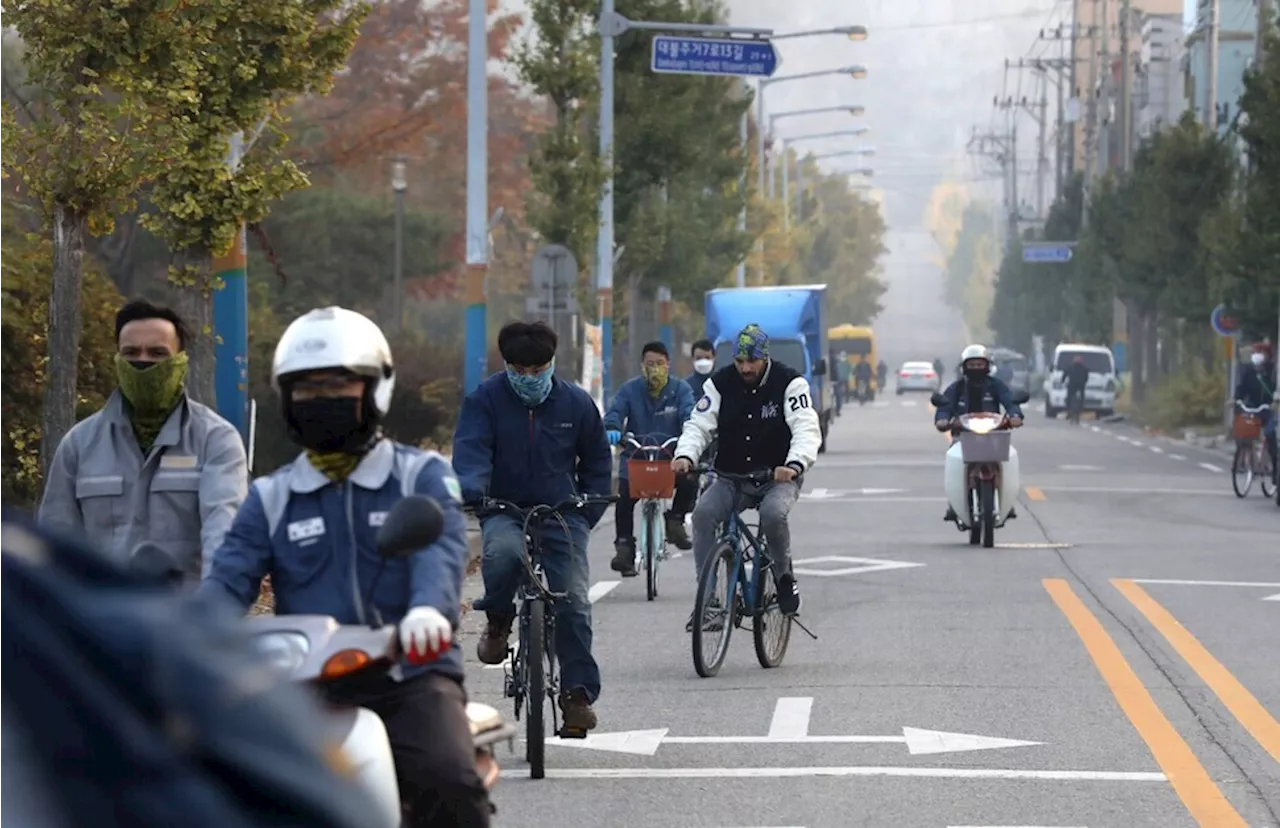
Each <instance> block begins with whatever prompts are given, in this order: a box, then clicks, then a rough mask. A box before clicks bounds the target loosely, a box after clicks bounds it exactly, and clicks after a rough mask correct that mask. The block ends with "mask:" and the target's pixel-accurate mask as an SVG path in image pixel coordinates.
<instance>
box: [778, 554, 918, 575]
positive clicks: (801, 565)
mask: <svg viewBox="0 0 1280 828" xmlns="http://www.w3.org/2000/svg"><path fill="white" fill-rule="evenodd" d="M824 563H834V564H856V565H855V566H845V567H841V568H840V569H815V568H813V566H814V564H824ZM913 566H924V564H922V563H911V562H910V561H886V560H882V559H880V558H847V557H845V556H843V555H823V556H822V557H818V558H797V559H793V560H792V566H791V569H792V571H793V572H795V573H797V574H800V575H813V576H816V577H819V578H830V577H833V576H836V575H865V574H867V573H868V572H883V571H885V570H888V569H909V568H911V567H913Z"/></svg>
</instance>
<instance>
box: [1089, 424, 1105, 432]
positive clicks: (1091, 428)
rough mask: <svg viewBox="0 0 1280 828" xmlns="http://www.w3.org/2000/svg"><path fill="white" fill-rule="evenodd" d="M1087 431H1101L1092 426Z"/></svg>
mask: <svg viewBox="0 0 1280 828" xmlns="http://www.w3.org/2000/svg"><path fill="white" fill-rule="evenodd" d="M1089 430H1090V431H1102V429H1100V428H1098V427H1097V426H1094V425H1091V426H1089Z"/></svg>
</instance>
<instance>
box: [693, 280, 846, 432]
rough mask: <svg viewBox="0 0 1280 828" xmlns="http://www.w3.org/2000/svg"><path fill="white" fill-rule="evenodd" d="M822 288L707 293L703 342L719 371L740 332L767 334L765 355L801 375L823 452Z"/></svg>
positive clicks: (828, 401) (827, 413) (830, 405)
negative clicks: (751, 328) (754, 328)
mask: <svg viewBox="0 0 1280 828" xmlns="http://www.w3.org/2000/svg"><path fill="white" fill-rule="evenodd" d="M826 296H827V286H826V285H779V286H771V287H753V288H720V289H717V290H709V291H707V300H706V317H707V338H708V339H710V340H711V341H712V342H713V343H714V344H715V347H716V364H715V367H716V368H717V369H719V368H722V367H724V366H726V365H728V364H729V363H731V362H733V347H734V338H735V337H737V335H738V331H740V330H742V329H743V328H745V327H746V326H747V325H750V324H751V323H753V322H754V323H756V324H757V325H759V326H760V327H761V328H764V330H765V333H767V334H769V355H770V356H771V357H772V358H773V359H776V360H778V361H779V362H781V363H783V364H785V365H789V366H791V367H792V368H794V369H795V370H797V371H799V372H801V373H803V374H804V376H805V379H807V380H808V381H809V388H810V391H811V392H812V394H813V399H814V402H815V403H816V405H817V410H818V421H819V422H820V423H821V424H822V448H821V449H819V451H823V452H825V451H826V450H827V429H828V428H829V426H830V425H831V419H832V417H833V416H834V412H835V389H834V388H833V387H832V384H831V382H830V378H829V376H828V374H827V371H828V370H829V366H828V363H827V357H828V354H827V350H828V348H827V324H828V323H827V319H826V315H827V314H826V308H825V307H824V304H825V302H826Z"/></svg>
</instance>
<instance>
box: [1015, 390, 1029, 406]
mask: <svg viewBox="0 0 1280 828" xmlns="http://www.w3.org/2000/svg"><path fill="white" fill-rule="evenodd" d="M1013 401H1014V403H1016V404H1017V405H1025V404H1026V403H1028V402H1031V395H1030V394H1028V393H1027V392H1026V391H1014V392H1013Z"/></svg>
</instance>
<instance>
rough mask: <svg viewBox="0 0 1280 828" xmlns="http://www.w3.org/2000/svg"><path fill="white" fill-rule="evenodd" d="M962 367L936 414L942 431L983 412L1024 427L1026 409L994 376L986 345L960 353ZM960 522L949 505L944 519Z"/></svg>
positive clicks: (937, 422)
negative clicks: (975, 413) (998, 415)
mask: <svg viewBox="0 0 1280 828" xmlns="http://www.w3.org/2000/svg"><path fill="white" fill-rule="evenodd" d="M960 366H961V370H962V371H963V374H962V375H961V377H960V379H958V380H956V381H955V382H953V383H951V384H950V385H949V386H947V390H946V391H943V392H942V396H944V397H946V398H947V402H946V404H945V405H940V406H938V409H937V411H935V412H934V415H933V424H934V426H935V427H936V428H937V429H938V431H948V430H950V429H951V427H952V426H953V425H954V421H955V420H956V419H958V418H959V417H960V415H962V414H970V413H974V412H979V411H985V412H988V413H991V414H999V413H1000V412H1001V411H1004V414H1005V416H1006V417H1008V418H1009V425H1010V426H1011V427H1014V428H1017V427H1018V426H1020V425H1022V408H1021V407H1020V406H1019V405H1018V404H1017V403H1016V402H1014V401H1013V392H1011V391H1010V390H1009V386H1007V385H1005V384H1004V382H1002V381H1001V380H1000V379H998V378H997V377H994V376H992V374H991V355H990V354H989V353H988V352H987V349H986V347H985V346H982V345H970V346H968V347H967V348H965V349H964V351H962V352H961V354H960ZM957 519H958V518H957V516H956V513H955V510H954V509H952V508H951V507H950V506H948V507H947V513H946V515H944V516H943V520H950V521H954V520H957Z"/></svg>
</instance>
